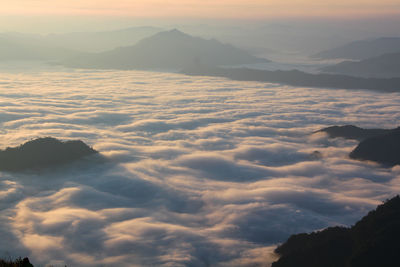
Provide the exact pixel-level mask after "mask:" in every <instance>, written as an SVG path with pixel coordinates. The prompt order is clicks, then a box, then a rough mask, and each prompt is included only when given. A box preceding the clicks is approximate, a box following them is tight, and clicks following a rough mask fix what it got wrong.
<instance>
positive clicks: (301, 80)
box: [182, 64, 400, 92]
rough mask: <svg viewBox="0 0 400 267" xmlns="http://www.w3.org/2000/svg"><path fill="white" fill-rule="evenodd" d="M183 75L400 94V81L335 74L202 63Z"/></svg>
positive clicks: (397, 79) (188, 69) (398, 79)
mask: <svg viewBox="0 0 400 267" xmlns="http://www.w3.org/2000/svg"><path fill="white" fill-rule="evenodd" d="M182 73H184V74H187V75H195V76H218V77H226V78H230V79H233V80H238V81H260V82H271V83H281V84H287V85H292V86H305V87H322V88H343V89H370V90H378V91H387V92H396V91H397V92H398V91H400V78H391V79H378V78H360V77H351V76H346V75H335V74H310V73H305V72H301V71H298V70H289V71H282V70H277V71H267V70H256V69H248V68H217V67H212V66H204V65H201V64H197V65H192V66H191V67H189V68H186V69H184V70H183V71H182Z"/></svg>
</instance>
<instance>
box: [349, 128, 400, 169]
mask: <svg viewBox="0 0 400 267" xmlns="http://www.w3.org/2000/svg"><path fill="white" fill-rule="evenodd" d="M350 158H353V159H359V160H370V161H375V162H378V163H381V164H384V165H389V166H394V165H397V164H400V128H397V129H396V130H393V131H391V132H389V133H386V134H382V135H378V136H374V137H371V138H368V139H365V140H364V141H362V142H361V143H360V144H359V145H358V146H357V147H356V148H355V149H354V150H353V151H352V152H351V153H350Z"/></svg>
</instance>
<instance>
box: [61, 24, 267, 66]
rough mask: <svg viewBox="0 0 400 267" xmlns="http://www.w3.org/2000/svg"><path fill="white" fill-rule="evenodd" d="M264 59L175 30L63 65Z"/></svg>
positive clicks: (182, 63)
mask: <svg viewBox="0 0 400 267" xmlns="http://www.w3.org/2000/svg"><path fill="white" fill-rule="evenodd" d="M264 62H268V60H267V59H263V58H258V57H255V56H252V55H250V54H249V53H248V52H246V51H244V50H241V49H239V48H236V47H233V46H231V45H229V44H223V43H221V42H219V41H217V40H215V39H211V40H206V39H203V38H199V37H193V36H190V35H188V34H185V33H183V32H181V31H178V30H176V29H175V30H171V31H165V32H160V33H157V34H155V35H153V36H151V37H148V38H145V39H143V40H141V41H139V42H138V43H137V44H136V45H133V46H127V47H120V48H116V49H113V50H111V51H106V52H103V53H96V54H86V55H80V56H79V57H75V58H71V59H69V60H67V61H64V62H63V64H64V65H66V66H68V67H78V68H104V69H160V70H162V69H166V70H181V69H183V68H185V67H187V66H190V65H193V64H207V65H213V66H219V65H237V64H251V63H264Z"/></svg>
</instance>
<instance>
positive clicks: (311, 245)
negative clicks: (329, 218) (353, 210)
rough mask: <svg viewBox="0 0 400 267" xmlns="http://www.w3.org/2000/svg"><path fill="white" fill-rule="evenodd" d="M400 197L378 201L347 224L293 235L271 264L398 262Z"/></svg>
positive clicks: (359, 266)
mask: <svg viewBox="0 0 400 267" xmlns="http://www.w3.org/2000/svg"><path fill="white" fill-rule="evenodd" d="M399 238H400V197H399V196H396V197H394V198H392V199H390V200H387V201H386V202H385V203H384V204H382V205H379V206H378V207H377V209H376V210H373V211H371V212H369V213H368V215H366V216H365V217H364V218H362V219H361V220H360V221H358V222H357V223H356V224H355V225H354V226H352V227H350V228H345V227H330V228H327V229H325V230H322V231H318V232H313V233H310V234H307V233H303V234H296V235H292V236H291V237H290V238H289V239H288V240H287V241H286V242H285V243H283V244H282V245H280V246H278V248H277V249H276V250H275V252H276V253H277V254H278V255H280V259H279V260H278V261H276V262H274V263H273V264H272V267H293V266H296V267H322V266H330V267H367V266H369V267H378V266H385V267H397V266H400V257H399V250H400V243H399Z"/></svg>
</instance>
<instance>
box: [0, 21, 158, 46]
mask: <svg viewBox="0 0 400 267" xmlns="http://www.w3.org/2000/svg"><path fill="white" fill-rule="evenodd" d="M161 31H164V29H162V28H157V27H131V28H127V29H121V30H113V31H100V32H72V33H59V34H48V35H39V34H24V33H15V32H8V33H0V38H2V39H5V40H8V41H10V42H12V43H15V44H19V45H24V46H29V45H35V46H45V47H60V48H64V49H68V50H73V51H79V52H104V51H107V50H111V49H114V48H116V47H121V46H128V45H134V44H136V43H137V42H138V41H140V40H142V39H143V38H146V37H149V36H151V35H154V34H156V33H158V32H161Z"/></svg>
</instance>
